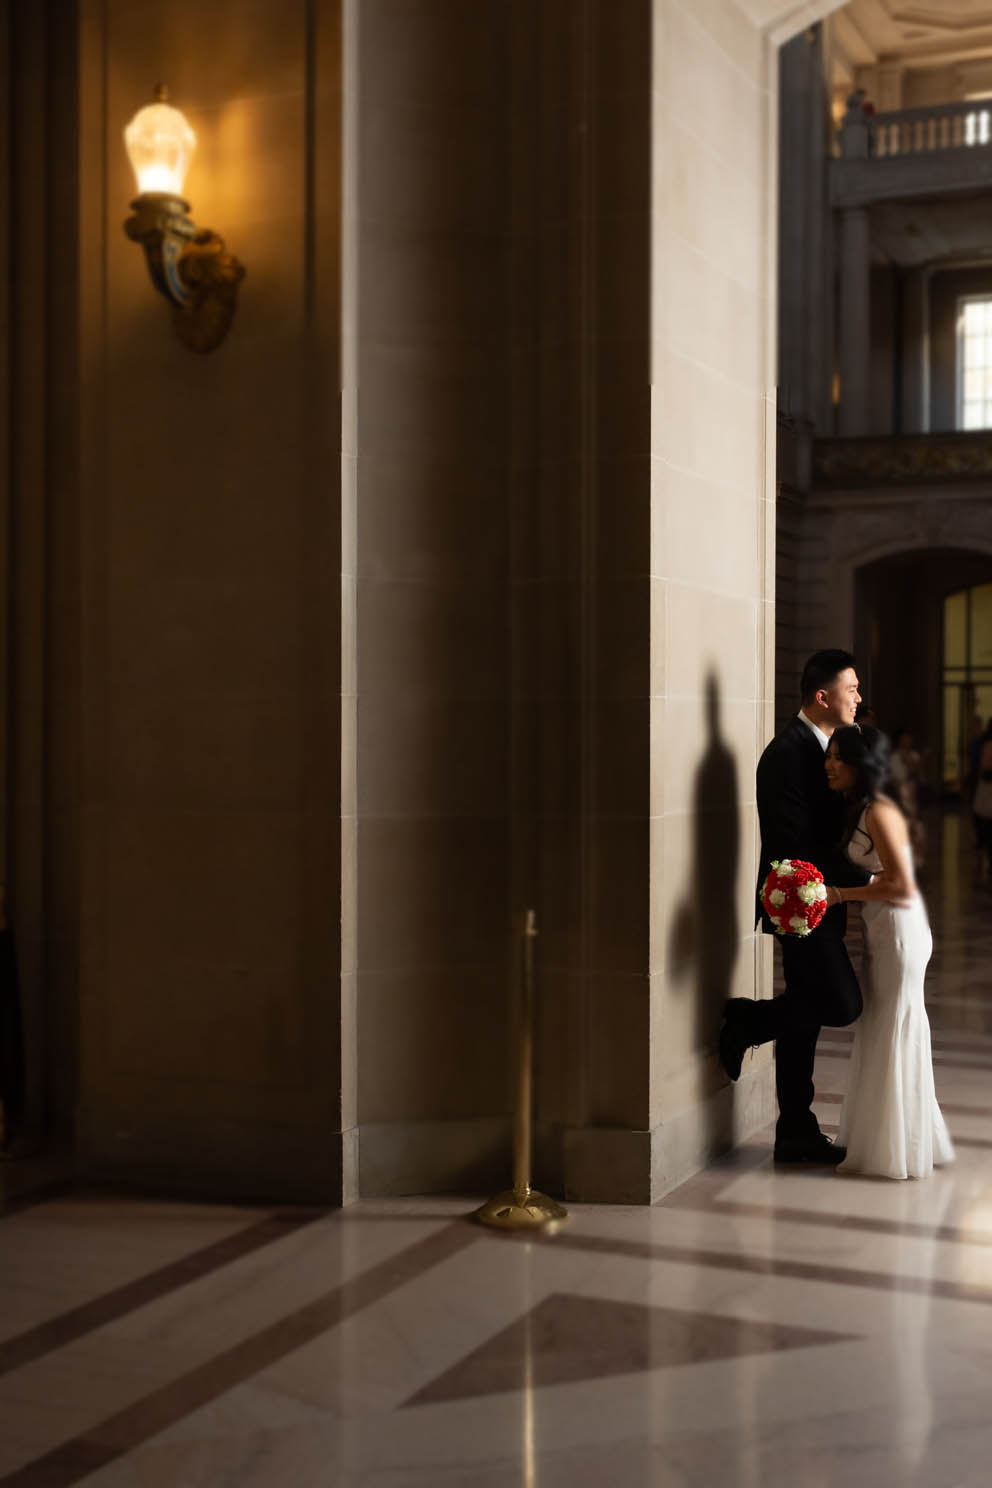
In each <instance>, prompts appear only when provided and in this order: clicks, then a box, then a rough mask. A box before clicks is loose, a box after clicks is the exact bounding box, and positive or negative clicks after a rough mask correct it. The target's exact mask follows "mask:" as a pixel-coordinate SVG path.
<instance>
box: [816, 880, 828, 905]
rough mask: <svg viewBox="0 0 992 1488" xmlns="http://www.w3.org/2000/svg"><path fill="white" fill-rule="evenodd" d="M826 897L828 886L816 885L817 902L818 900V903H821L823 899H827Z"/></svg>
mask: <svg viewBox="0 0 992 1488" xmlns="http://www.w3.org/2000/svg"><path fill="white" fill-rule="evenodd" d="M826 897H827V886H826V884H822V883H818V884H817V885H816V900H817V903H820V901H821V900H823V899H826Z"/></svg>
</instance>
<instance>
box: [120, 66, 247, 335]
mask: <svg viewBox="0 0 992 1488" xmlns="http://www.w3.org/2000/svg"><path fill="white" fill-rule="evenodd" d="M168 96H169V94H168V90H167V89H166V88H164V87H162V85H161V84H159V86H158V87H157V88H156V89H155V102H154V103H150V104H148V105H147V106H146V107H145V108H142V109H139V110H138V112H137V113H136V114H135V116H134V118H133V119H132V120H131V122H130V124H129V125H128V126H127V128H126V129H125V131H124V143H125V145H126V146H127V153H128V157H129V159H130V161H131V166H132V168H133V170H134V174H135V177H136V178H137V182H138V195H137V197H136V198H135V200H134V201H133V202H132V203H131V207H132V210H133V212H134V216H133V217H129V218H128V219H127V221H126V222H125V224H124V231H125V232H126V233H127V235H128V237H129V238H131V239H132V240H133V241H134V242H136V243H140V244H141V245H142V247H143V248H144V250H145V257H146V259H147V260H148V270H149V273H150V274H151V276H152V283H153V284H154V285H155V288H156V289H157V290H158V291H159V292H160V293H161V294H163V295H165V298H166V299H167V300H168V301H169V303H170V305H171V306H172V321H173V325H174V326H175V329H176V334H177V335H178V337H179V339H180V341H182V342H183V344H184V345H185V346H188V347H189V348H190V350H191V351H213V349H214V347H215V346H219V345H220V343H221V342H222V341H223V339H224V337H225V336H226V335H227V330H228V327H229V326H230V324H231V320H232V319H233V317H234V310H235V306H236V304H237V298H238V285H239V284H240V282H241V280H242V279H243V278H244V273H245V270H244V265H243V264H241V263H239V262H238V260H237V259H236V258H235V257H234V255H233V254H231V253H228V251H227V249H226V248H225V246H224V239H223V238H220V237H218V236H217V234H216V233H215V232H211V231H210V229H209V228H206V229H202V230H201V229H200V228H198V227H197V226H196V224H195V223H194V222H192V221H191V220H190V218H189V216H188V213H189V210H190V207H189V202H187V201H184V200H183V196H182V190H183V183H184V182H185V180H186V172H187V170H188V169H189V163H190V161H191V159H192V158H193V151H194V150H195V148H196V135H195V134H194V133H193V131H192V129H191V128H190V126H189V124H188V123H187V122H186V119H185V118H184V117H183V115H182V114H181V113H180V112H179V110H178V109H175V108H172V107H171V106H170V105H169V103H168V102H167V99H168Z"/></svg>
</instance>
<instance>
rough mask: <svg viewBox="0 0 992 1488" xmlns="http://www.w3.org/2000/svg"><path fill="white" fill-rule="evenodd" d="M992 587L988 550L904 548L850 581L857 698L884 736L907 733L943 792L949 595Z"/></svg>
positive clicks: (872, 562) (859, 570) (987, 547)
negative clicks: (865, 704)
mask: <svg viewBox="0 0 992 1488" xmlns="http://www.w3.org/2000/svg"><path fill="white" fill-rule="evenodd" d="M987 583H992V544H989V543H986V545H985V550H984V551H979V550H976V549H975V548H963V547H961V546H959V545H957V544H955V545H953V546H952V545H948V546H946V547H940V548H932V547H930V546H920V545H917V546H915V547H909V548H906V547H903V548H902V549H901V550H896V551H890V552H887V553H882V554H878V555H876V556H875V557H873V558H869V559H867V560H866V561H865V562H864V563H862V564H860V565H859V566H858V567H857V568H856V569H855V571H854V574H853V590H854V593H853V610H854V642H855V649H856V651H857V655H858V658H859V663H860V667H861V674H862V681H863V687H862V691H863V693H864V695H865V696H866V697H868V698H869V699H870V701H871V702H872V705H873V706H874V707H875V709H876V712H877V714H878V719H879V723H880V724H881V726H882V727H883V728H885V729H886V730H887V731H888V732H894V731H896V730H898V729H900V728H908V729H910V730H911V731H912V733H913V734H914V736H915V737H916V739H917V741H918V743H919V744H920V745H921V747H923V748H924V749H925V750H927V752H928V759H929V774H930V777H931V780H932V783H933V785H934V787H935V788H936V789H938V790H939V789H940V788H941V784H942V769H941V754H942V748H943V696H942V669H943V649H942V648H943V612H944V600H945V598H946V596H947V595H949V594H952V593H955V592H957V591H959V590H961V589H967V588H970V587H972V586H973V585H975V584H987Z"/></svg>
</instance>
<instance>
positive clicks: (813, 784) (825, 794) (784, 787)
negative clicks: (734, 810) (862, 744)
mask: <svg viewBox="0 0 992 1488" xmlns="http://www.w3.org/2000/svg"><path fill="white" fill-rule="evenodd" d="M757 799H758V823H759V826H760V828H761V859H760V862H759V864H758V883H757V891H756V893H757V903H756V910H755V920H754V923H755V924H756V925H757V923H758V921H759V920H760V921H761V928H762V929H763V930H764V931H765V933H766V934H774V932H775V926H774V925H773V924H772V923H771V921H770V920H769V918H768V916H767V915H766V914H765V913H764V910H763V909H762V907H761V886H762V884H763V883H764V881H765V879H766V878H767V876H768V872H769V869H770V868H771V866H772V863H773V862H776V861H778V860H779V859H781V858H802V859H803V860H804V861H805V862H807V863H815V864H816V866H817V868H819V870H820V872H821V873H822V874H823V879H824V882H825V883H828V884H838V885H840V886H842V887H855V886H860V885H861V884H866V883H867V882H868V879H869V877H870V875H869V874H867V873H864V872H862V870H861V869H860V868H856V867H855V866H854V864H853V863H852V862H851V861H850V859H849V858H848V857H847V854H846V853H845V852H844V851H843V850H842V849H841V846H840V839H841V835H842V834H843V831H844V798H843V796H841V795H840V794H839V793H838V792H837V791H832V790H831V789H830V787H829V786H828V785H827V776H826V772H825V770H824V768H823V749H822V747H821V745H820V741H819V739H817V737H816V735H815V734H814V733H813V732H812V730H811V729H809V728H807V726H806V724H805V723H803V721H802V719H801V718H800V717H799V715H798V714H797V715H796V716H795V718H792V719H790V720H789V722H788V723H787V724H786V726H785V728H784V729H783V730H782V732H781V733H780V734H776V736H775V738H774V739H773V740H772V742H771V743H770V744H769V745H768V747H767V749H766V750H765V752H764V754H763V755H762V756H761V758H760V760H759V761H758V777H757ZM825 919H826V920H829V921H830V922H831V924H832V925H834V926H835V927H836V930H837V932H838V933H840V934H843V930H844V923H845V922H846V919H847V906H846V905H837V906H835V908H833V909H831V910H828V911H827V915H826V917H825Z"/></svg>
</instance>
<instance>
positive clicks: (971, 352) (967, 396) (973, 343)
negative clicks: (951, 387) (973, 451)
mask: <svg viewBox="0 0 992 1488" xmlns="http://www.w3.org/2000/svg"><path fill="white" fill-rule="evenodd" d="M957 423H958V428H959V429H989V428H992V295H968V296H967V297H966V298H964V299H961V300H959V301H958V419H957Z"/></svg>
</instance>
